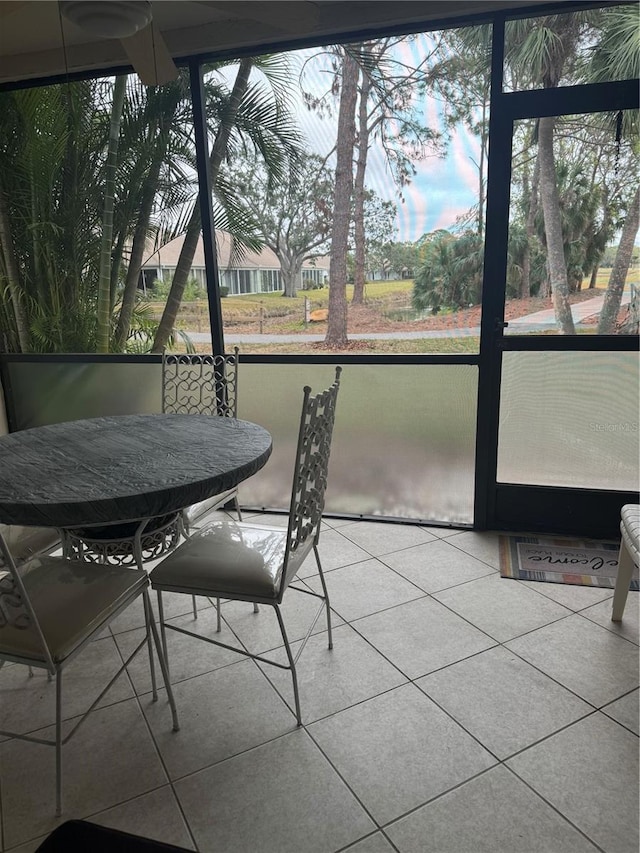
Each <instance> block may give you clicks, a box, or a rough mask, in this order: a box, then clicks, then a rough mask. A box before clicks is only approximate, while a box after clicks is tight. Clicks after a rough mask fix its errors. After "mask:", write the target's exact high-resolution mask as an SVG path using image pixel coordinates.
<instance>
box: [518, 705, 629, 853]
mask: <svg viewBox="0 0 640 853" xmlns="http://www.w3.org/2000/svg"><path fill="white" fill-rule="evenodd" d="M508 764H509V766H510V767H511V768H512V769H513V770H514V771H515V772H516V773H517V774H518V776H520V777H521V778H522V779H524V781H525V782H527V783H528V784H529V785H531V786H532V787H533V788H534V789H535V790H536V791H538V793H539V794H540V795H541V796H542V797H544V798H545V799H546V800H547V801H548V802H549V803H551V805H552V806H554V807H555V808H556V809H558V810H559V811H560V812H561V813H562V814H564V815H565V816H566V817H567V818H568V819H569V820H570V821H571V822H572V823H573V824H575V825H576V826H577V827H578V828H579V829H581V830H582V831H583V832H584V833H585V834H586V835H587V836H588V837H589V838H591V839H592V840H593V841H594V842H595V843H596V844H599V845H600V846H601V847H602V848H603V849H604V850H606V851H607V853H637V851H638V802H639V800H638V739H637V737H636V736H635V735H632V734H631V733H630V732H629V731H627V729H625V728H623V727H622V726H619V725H618V724H617V723H615V722H613V721H612V720H610V719H609V718H608V717H605V716H604V715H603V714H599V713H597V714H593V715H592V716H591V717H587V718H586V719H585V720H580V721H578V722H577V723H574V725H572V726H570V727H569V728H568V729H565V730H564V731H563V732H559V733H558V734H556V735H554V736H553V737H551V738H549V739H548V740H546V741H544V742H543V743H541V744H537V745H536V746H533V747H531V749H528V750H526V751H525V752H523V753H521V754H520V755H517V756H515V758H512V759H510V761H509V762H508Z"/></svg>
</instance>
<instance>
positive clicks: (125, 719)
mask: <svg viewBox="0 0 640 853" xmlns="http://www.w3.org/2000/svg"><path fill="white" fill-rule="evenodd" d="M158 712H159V714H158V726H159V727H160V726H161V725H163V726H164V727H165V729H166V730H170V729H171V716H170V712H169V707H168V705H167V704H166V702H162V700H161V702H160V703H159V707H158ZM40 736H42V737H47V738H51V737H53V736H54V732H53V729H52V728H49V729H44V730H43V732H42V733H40ZM62 773H63V809H64V812H63V817H62V818H60V819H58V818H56V817H55V750H54V748H53V747H51V746H43V745H41V744H32V743H25V742H23V741H17V740H12V741H5V742H4V743H2V744H0V783H1V785H2V817H3V822H4V833H5V844H6V847H7V848H10V847H12V846H15V845H17V844H21V843H23V842H24V841H27V840H29V839H30V838H35V837H37V836H40V835H43V834H46V833H49V832H51V831H52V830H53V829H54V828H55V827H56V826H58V825H59V824H60V823H62V821H63V820H68V819H70V818H85V817H87V815H89V814H94V813H95V812H97V811H101V810H104V809H107V808H110V807H112V806H115V805H117V804H118V803H122V802H124V801H126V800H130V799H131V798H133V797H136V796H138V795H140V794H143V793H145V792H147V791H151V790H153V789H154V788H158V787H161V786H162V785H165V784H166V783H167V777H166V775H165V773H164V770H163V768H162V765H161V763H160V759H159V757H158V754H157V751H156V749H155V747H154V745H153V742H152V740H151V738H150V736H149V732H148V729H147V727H146V725H145V722H144V719H143V718H142V715H141V713H140V708H139V707H138V704H137V702H136V701H135V700H130V701H128V702H120V703H118V704H117V705H111V706H110V707H108V708H101V709H99V710H96V711H94V712H93V713H92V714H91V715H90V716H89V717H88V719H87V720H86V721H85V723H84V724H83V725H82V726H81V727H80V728H79V729H78V731H77V732H76V733H75V735H74V736H73V737H72V738H71V740H70V741H69V742H68V743H67V744H66V746H64V747H63V752H62Z"/></svg>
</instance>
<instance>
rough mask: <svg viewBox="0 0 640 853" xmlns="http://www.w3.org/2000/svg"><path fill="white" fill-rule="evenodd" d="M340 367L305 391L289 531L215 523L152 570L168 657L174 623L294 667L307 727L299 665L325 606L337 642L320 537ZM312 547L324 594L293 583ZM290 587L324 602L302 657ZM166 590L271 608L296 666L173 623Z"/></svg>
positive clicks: (258, 657) (264, 659)
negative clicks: (287, 609)
mask: <svg viewBox="0 0 640 853" xmlns="http://www.w3.org/2000/svg"><path fill="white" fill-rule="evenodd" d="M340 372H341V368H340V367H337V368H336V374H335V381H334V383H333V384H332V385H331V386H330V387H329V388H328V389H327V390H326V391H322V392H320V393H318V394H316V395H315V396H311V389H310V388H309V387H308V386H306V387H305V389H304V400H303V405H302V415H301V419H300V429H299V434H298V446H297V451H296V460H295V466H294V475H293V487H292V493H291V503H290V507H289V523H288V526H287V527H286V528H284V529H283V528H281V527H271V526H268V525H263V524H259V525H258V524H251V523H243V522H236V521H233V520H227V521H218V522H213V523H210V524H207V525H205V526H204V527H203V528H202V529H201V530H199V531H198V532H196V533H195V534H194V535H193V536H192V537H191V538H190V539H188V540H187V541H186V542H185V543H183V544H182V545H180V546H179V547H178V548H177V549H176V550H175V551H174V552H173V553H172V554H170V555H169V556H168V557H166V558H165V559H164V560H163V561H162V562H161V563H160V564H159V565H158V566H156V568H155V569H153V571H152V572H151V575H150V577H151V586H152V587H153V589H155V590H157V591H158V605H159V613H160V630H161V634H162V642H163V645H164V649H165V655H166V648H167V647H166V629H167V628H170V629H172V630H174V631H179V632H180V633H182V634H187V635H188V636H192V637H196V638H198V639H202V640H205V641H206V642H210V643H213V644H214V645H217V646H222V647H223V648H233V650H234V651H237V652H239V653H240V654H243V655H246V656H247V657H251V658H253V659H254V660H258V661H262V662H264V663H269V664H272V665H273V666H277V667H280V668H281V669H288V670H290V671H291V677H292V680H293V692H294V698H295V707H296V717H297V719H298V725H302V716H301V712H300V697H299V692H298V679H297V674H296V662H297V660H298V658H299V657H300V654H301V652H302V650H303V649H304V646H305V644H306V642H307V640H308V639H309V637H310V636H311V631H312V630H313V626H314V625H315V623H316V622H317V620H318V618H319V616H320V614H321V613H322V611H323V610H325V612H326V616H327V631H328V641H329V648H332V646H333V642H332V636H331V610H330V606H329V596H328V594H327V587H326V583H325V579H324V574H323V572H322V566H321V563H320V556H319V554H318V540H319V537H320V524H321V521H322V512H323V509H324V498H325V490H326V486H327V471H328V466H329V454H330V450H331V436H332V433H333V424H334V419H335V407H336V399H337V395H338V389H339V386H340ZM312 550H313V552H314V554H315V559H316V563H317V566H318V573H319V575H320V582H321V584H322V593H316V592H314V591H312V590H310V589H309V588H307V587H300V586H293V584H292V581H293V580H294V578H295V576H296V574H297V572H298V570H299V568H300V566H301V565H302V563H303V562H304V560H305V559H306V557H307V555H308V554H309V553H310V552H311V551H312ZM289 588H291V589H295V590H297V591H299V592H303V593H306V594H307V595H313V596H315V597H316V598H319V599H320V600H321V604H320V607H319V609H318V611H317V613H316V615H315V618H314V620H313V623H312V624H311V626H310V628H309V630H308V632H307V635H306V637H305V639H304V641H303V642H302V645H301V647H300V648H299V649H298V652H297V654H296V656H295V658H294V657H293V654H292V651H291V646H290V644H289V640H288V637H287V632H286V629H285V624H284V621H283V618H282V614H281V612H280V604H281V603H282V599H283V596H284V594H285V592H286V591H287V589H289ZM163 591H167V592H183V593H191V594H192V595H205V596H213V597H216V598H218V599H220V598H222V599H231V600H236V601H251V602H253V603H254V604H257V603H259V604H269V605H271V606H272V607H273V609H274V610H275V614H276V618H277V620H278V624H279V627H280V631H281V632H282V639H283V641H284V646H285V650H286V654H287V660H288V663H287V664H283V663H280V662H279V661H275V660H272V659H271V658H267V657H263V656H261V655H254V654H251V653H250V652H247V651H246V650H244V649H241V648H234V647H232V646H228V645H226V644H225V643H221V642H219V641H218V640H213V639H211V638H209V637H203V636H201V635H199V634H195V633H193V632H191V631H187V630H185V629H183V628H179V627H177V626H176V625H172V624H170V623H167V622H166V621H165V619H164V611H163V606H162V592H163ZM218 630H220V623H218Z"/></svg>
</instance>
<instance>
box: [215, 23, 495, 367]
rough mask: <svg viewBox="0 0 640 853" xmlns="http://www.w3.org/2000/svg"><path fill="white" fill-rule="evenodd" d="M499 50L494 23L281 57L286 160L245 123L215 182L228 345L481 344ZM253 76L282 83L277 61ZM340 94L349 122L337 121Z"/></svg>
mask: <svg viewBox="0 0 640 853" xmlns="http://www.w3.org/2000/svg"><path fill="white" fill-rule="evenodd" d="M354 54H357V55H358V57H359V59H358V61H354V60H353V59H352V57H353V56H354ZM490 55H491V27H490V26H489V25H482V26H477V27H466V28H458V29H456V30H447V31H439V32H433V33H418V34H413V35H407V36H389V37H387V38H380V39H371V40H368V41H366V42H362V43H359V44H354V45H351V46H350V48H349V51H347V50H346V48H345V47H344V46H335V45H334V46H324V47H318V48H308V49H304V50H297V51H291V52H289V53H286V54H281V55H278V56H277V57H272V62H273V63H274V67H276V66H277V67H279V68H284V67H286V70H287V78H288V80H289V81H290V84H291V85H290V88H289V92H288V97H287V101H286V108H287V110H288V112H289V116H288V118H287V116H286V113H285V112H283V111H282V110H281V111H280V115H282V116H283V117H285V118H287V121H288V125H287V124H286V123H283V124H282V126H281V127H277V128H276V125H275V124H274V123H273V122H271V124H269V125H268V126H267V130H268V131H269V132H271V130H273V136H272V137H271V138H272V141H274V142H276V141H277V143H278V145H280V155H282V157H284V168H283V165H282V163H280V164H279V163H278V162H276V161H275V160H274V158H273V156H267V157H266V159H265V156H264V150H265V149H264V148H263V147H262V148H261V147H260V146H259V145H258V144H257V143H258V140H257V138H256V134H255V133H252V131H251V127H250V126H249V125H247V124H242V125H241V124H240V123H238V126H237V127H236V129H235V130H234V140H233V156H232V157H230V158H228V160H227V161H225V162H224V163H223V164H222V166H221V168H220V181H219V186H217V187H216V191H215V202H216V204H217V205H218V209H219V210H220V218H218V219H217V220H216V226H217V228H218V236H219V240H218V248H219V265H220V269H221V272H222V275H223V280H224V282H225V284H226V279H224V276H226V275H228V274H229V273H233V274H235V275H237V276H238V282H237V285H232V286H230V287H229V292H228V294H227V295H226V296H225V299H224V301H223V304H222V314H223V324H224V329H225V341H226V344H227V346H228V345H233V344H236V343H237V344H239V346H240V348H241V351H242V352H252V353H262V352H274V351H276V352H288V353H309V352H312V353H318V352H327V351H330V352H340V351H349V350H354V349H355V350H357V351H358V352H367V353H369V352H384V353H388V354H390V355H393V354H394V353H399V354H401V353H407V352H409V353H420V352H435V353H449V352H473V353H477V352H478V347H479V326H480V297H481V293H480V290H481V283H482V264H483V246H484V229H485V223H484V217H485V192H486V162H487V146H488V119H489V91H490V85H489V84H490V80H489V76H490ZM239 68H240V66H239V65H236V66H233V67H230V68H229V79H230V80H233V79H236V75H237V74H238V73H239ZM372 69H373V71H372ZM365 72H366V73H365ZM250 81H251V83H252V84H253V85H256V86H260V87H261V88H262V91H263V92H264V93H265V98H266V99H269V98H273V97H274V90H273V87H272V85H271V82H270V80H269V76H268V74H264V73H263V72H262V71H260V69H258V68H257V67H255V68H253V69H252V71H251V76H250ZM349 93H351V95H352V97H350V96H349ZM341 102H342V103H343V104H347V102H348V104H349V114H350V128H349V130H348V131H347V132H341V133H338V115H339V109H340V103H341ZM242 109H244V106H242ZM264 129H265V128H264V126H263V127H262V128H261V130H262V132H264ZM276 130H277V136H276ZM294 132H295V133H296V134H298V142H297V148H298V155H297V157H292V156H291V149H289V148H287V144H288V141H289V142H290V141H291V139H292V135H293V133H294ZM276 147H277V146H275V145H274V146H273V147H272V153H273V149H274V148H276ZM300 155H301V156H300ZM343 162H344V163H346V164H347V166H346V168H344V169H343V168H342V164H343ZM274 169H275V170H276V171H275V180H274ZM231 188H233V190H234V191H235V195H234V197H233V202H234V204H235V205H236V207H235V208H234V210H233V211H229V215H226V214H225V211H224V210H223V209H222V208H223V202H224V198H225V196H224V194H225V193H226V196H227V197H228V196H229V190H230V189H231ZM231 212H233V213H234V216H233V217H232V216H231V215H230V213H231ZM238 212H241V213H242V214H243V216H242V217H239V216H237V214H238ZM342 212H344V216H342ZM343 221H344V223H345V226H344V229H343V233H342V238H341V237H340V234H339V233H338V232H339V230H340V229H339V228H338V226H337V224H336V223H339V222H343ZM225 223H226V224H225ZM251 223H252V225H253V230H251V228H250V224H251ZM238 224H242V225H243V228H244V233H242V231H240V232H239V233H236V232H234V240H233V241H230V240H229V238H228V234H227V233H226V232H227V231H228V230H232V229H233V227H234V226H236V225H238ZM249 237H250V238H252V239H251V240H249V239H248V238H249ZM243 240H244V245H242V241H243ZM234 249H235V250H236V251H233V250H234ZM271 271H274V272H276V271H277V273H278V275H277V277H274V278H271V276H266V275H265V273H266V272H271ZM249 276H251V278H249ZM332 277H333V279H334V280H333V282H332V281H331V278H332Z"/></svg>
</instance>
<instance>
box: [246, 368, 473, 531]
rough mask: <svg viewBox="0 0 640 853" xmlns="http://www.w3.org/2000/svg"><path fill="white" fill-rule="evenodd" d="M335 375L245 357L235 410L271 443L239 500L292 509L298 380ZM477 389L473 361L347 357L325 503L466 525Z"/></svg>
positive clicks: (318, 385)
mask: <svg viewBox="0 0 640 853" xmlns="http://www.w3.org/2000/svg"><path fill="white" fill-rule="evenodd" d="M332 378H333V368H332V367H331V366H330V365H310V364H306V365H289V364H287V365H276V364H241V366H240V395H239V415H240V417H241V418H246V419H248V420H252V421H256V422H257V423H260V424H262V425H263V426H265V427H266V428H267V429H268V430H269V431H270V432H271V434H272V436H273V444H274V450H273V454H272V456H271V458H270V459H269V462H268V463H267V465H266V466H265V467H264V468H263V469H262V471H260V472H258V474H256V475H255V476H254V477H252V478H251V479H250V480H248V481H247V482H245V483H243V484H242V485H241V487H240V488H241V491H240V498H241V502H242V503H243V504H245V505H248V506H259V507H268V508H280V509H288V506H289V498H290V494H291V477H292V473H293V469H292V466H293V458H294V455H295V448H296V441H297V431H298V425H299V415H300V407H301V405H302V388H303V386H304V385H307V384H308V385H311V387H312V389H313V390H314V391H316V390H320V389H322V388H325V387H326V386H328V385H329V384H330V382H331V381H332ZM476 393H477V368H476V367H474V366H469V365H428V366H425V365H355V364H349V365H347V366H346V367H345V368H344V371H343V373H342V381H341V387H340V396H339V398H338V410H337V414H336V426H335V431H334V438H333V446H332V451H331V465H330V473H329V488H328V491H327V505H326V511H327V512H335V513H355V514H363V515H379V516H387V517H395V518H409V519H421V520H427V521H439V522H447V523H451V524H456V523H458V524H470V523H472V521H473V491H474V457H475V422H476Z"/></svg>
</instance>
